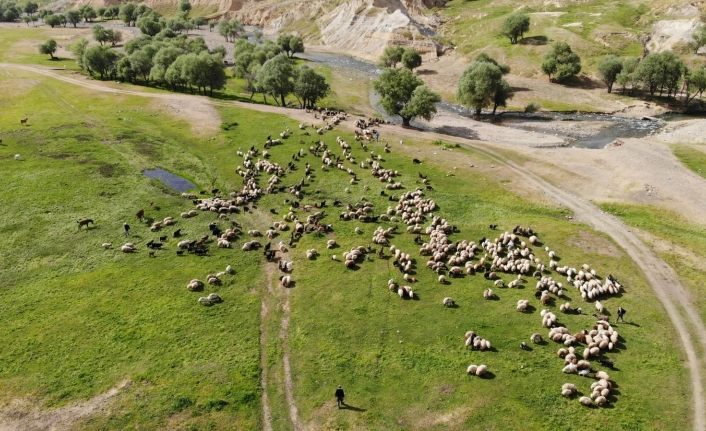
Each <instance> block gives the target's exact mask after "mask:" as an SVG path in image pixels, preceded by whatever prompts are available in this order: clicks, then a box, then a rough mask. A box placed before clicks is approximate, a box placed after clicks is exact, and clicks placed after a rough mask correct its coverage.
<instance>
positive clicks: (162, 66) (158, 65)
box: [149, 46, 186, 82]
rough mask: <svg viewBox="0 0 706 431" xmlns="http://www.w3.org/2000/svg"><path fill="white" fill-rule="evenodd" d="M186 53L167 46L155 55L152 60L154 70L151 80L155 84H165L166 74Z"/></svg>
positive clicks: (152, 70)
mask: <svg viewBox="0 0 706 431" xmlns="http://www.w3.org/2000/svg"><path fill="white" fill-rule="evenodd" d="M185 52H186V51H184V50H183V49H181V48H177V47H175V46H165V47H163V48H161V49H160V50H159V51H157V53H156V54H155V55H154V57H153V59H152V63H153V66H152V69H151V70H150V76H149V79H150V80H152V81H155V82H163V81H164V74H165V73H166V72H167V69H168V68H169V66H171V64H172V63H174V61H176V59H177V58H179V57H180V56H181V55H183V54H184V53H185Z"/></svg>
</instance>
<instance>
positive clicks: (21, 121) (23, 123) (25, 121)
mask: <svg viewBox="0 0 706 431" xmlns="http://www.w3.org/2000/svg"><path fill="white" fill-rule="evenodd" d="M27 120H29V118H27V117H24V118H21V119H20V124H21V125H23V126H26V125H27Z"/></svg>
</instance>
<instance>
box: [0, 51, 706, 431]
mask: <svg viewBox="0 0 706 431" xmlns="http://www.w3.org/2000/svg"><path fill="white" fill-rule="evenodd" d="M0 67H3V68H9V67H12V68H15V69H18V70H24V71H27V72H32V73H39V74H42V75H45V76H49V77H52V78H55V79H59V80H61V81H64V82H68V83H71V84H75V85H80V86H82V87H85V88H89V89H92V90H95V91H102V92H108V93H114V94H127V95H133V96H141V97H150V98H169V99H174V100H181V101H183V102H184V109H187V108H186V107H187V106H188V103H189V101H192V100H193V98H194V97H199V98H200V99H205V98H203V97H201V96H191V95H182V94H166V93H151V92H142V91H136V90H129V89H125V90H123V89H117V88H114V87H108V86H107V85H106V84H105V83H102V82H100V81H88V80H85V79H79V78H74V77H70V76H65V75H63V74H61V73H58V72H56V71H51V70H47V69H42V68H39V67H34V66H27V65H12V64H0ZM211 103H213V104H214V105H218V106H237V107H241V108H245V109H251V110H257V111H261V112H271V113H277V114H282V115H288V116H290V117H293V118H295V119H297V120H298V121H307V120H309V121H310V120H311V117H310V116H309V115H308V114H306V113H305V112H303V111H301V110H295V109H287V108H279V107H273V106H264V105H252V104H246V103H241V102H231V101H227V102H226V101H211ZM347 123H348V125H349V126H350V123H351V122H350V121H349V122H347ZM385 132H387V133H390V134H393V135H397V136H404V137H410V138H415V139H418V138H420V137H422V136H423V137H426V138H429V139H431V140H434V139H443V140H446V141H452V142H456V143H459V144H462V145H465V146H468V147H471V148H473V149H474V150H475V151H478V152H479V153H482V154H484V155H486V156H487V157H489V158H490V159H492V160H494V161H495V162H496V163H498V164H500V165H503V166H505V167H507V168H508V169H509V170H511V171H512V172H513V173H514V174H515V175H517V176H518V177H520V178H522V179H523V181H524V182H525V183H526V184H529V185H532V186H533V187H534V188H535V189H536V190H537V191H539V192H541V193H543V194H544V195H546V197H547V198H548V199H549V200H551V201H554V202H556V203H557V204H559V205H563V206H565V207H567V208H569V209H570V210H572V211H573V212H574V214H575V215H576V218H577V219H579V220H581V221H583V222H586V223H587V224H589V225H591V226H592V227H593V228H595V229H596V230H599V231H602V232H605V233H606V234H608V235H610V236H611V238H613V240H614V241H615V242H616V243H617V244H619V245H620V246H621V247H622V248H623V249H624V250H625V251H626V252H627V254H628V255H629V256H630V257H631V258H632V259H633V260H634V261H635V263H636V264H637V265H638V266H639V267H640V269H641V270H642V271H643V273H644V274H645V277H646V278H647V280H648V282H649V283H650V286H651V288H652V289H653V291H654V292H655V295H656V296H657V298H658V299H659V300H660V302H661V303H662V305H663V307H664V309H665V311H666V312H667V315H668V317H669V318H670V320H671V321H672V324H673V325H674V327H675V329H676V331H677V333H678V334H679V337H680V340H681V342H682V346H683V348H684V352H685V353H686V360H687V367H688V369H689V372H690V377H691V384H692V402H693V429H694V430H695V431H704V430H705V429H706V428H705V426H706V418H705V417H704V415H705V411H704V391H703V379H702V369H703V363H702V360H701V359H700V358H701V357H703V356H704V352H706V328H705V327H704V323H703V321H702V320H701V318H700V316H699V313H698V311H697V309H696V307H695V306H694V305H693V302H692V301H691V298H690V294H689V293H688V292H687V291H686V290H685V289H684V287H683V286H682V285H681V282H680V281H679V278H678V276H677V275H676V273H675V272H674V270H673V269H672V268H670V267H669V266H668V265H667V264H666V263H665V262H664V261H663V260H661V259H660V258H659V257H658V256H657V255H656V254H655V253H654V252H652V251H651V250H650V249H649V247H647V246H646V245H645V244H644V243H643V242H642V241H641V240H640V239H639V238H638V237H637V235H635V234H634V233H632V232H631V231H630V229H629V228H628V227H627V226H625V225H624V224H623V223H622V222H621V221H620V220H618V219H617V218H615V217H613V216H610V215H608V214H606V213H604V212H603V211H601V210H600V208H598V207H596V206H595V205H594V204H592V203H591V202H589V201H588V200H585V199H583V198H581V197H579V196H577V195H575V194H573V193H571V192H569V191H566V190H564V189H562V188H560V187H558V186H555V185H553V184H551V183H550V182H548V181H547V180H545V179H544V178H542V177H541V176H539V175H538V174H536V173H534V172H531V171H529V170H528V168H526V167H521V166H519V165H517V164H516V163H515V162H512V161H510V160H508V159H506V158H505V157H503V156H502V155H501V154H500V153H499V152H497V151H496V150H495V149H493V145H492V144H488V143H482V144H480V143H478V142H475V141H470V140H467V139H463V138H457V137H453V136H448V135H441V134H438V133H428V132H421V131H417V130H410V129H404V128H402V127H399V126H386V127H385ZM285 312H286V310H285ZM284 323H285V322H283V329H284V326H285V325H284ZM699 350H701V352H699ZM285 390H286V392H288V394H287V398H288V401H289V400H290V399H291V400H292V401H293V395H292V393H291V387H290V388H289V389H287V388H285ZM295 408H296V407H295ZM292 415H294V416H293V417H292ZM290 417H291V418H292V419H293V424H294V425H295V427H296V426H297V422H296V411H294V412H292V411H290Z"/></svg>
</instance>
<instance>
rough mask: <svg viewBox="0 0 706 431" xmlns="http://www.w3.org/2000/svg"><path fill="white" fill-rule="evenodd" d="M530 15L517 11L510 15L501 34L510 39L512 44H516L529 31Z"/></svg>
mask: <svg viewBox="0 0 706 431" xmlns="http://www.w3.org/2000/svg"><path fill="white" fill-rule="evenodd" d="M529 28H530V17H529V15H527V14H526V13H522V12H517V13H513V14H512V15H510V16H508V17H507V18H506V19H505V22H503V27H502V31H501V34H502V35H503V36H507V37H508V39H510V43H511V44H513V45H514V44H516V43H517V41H518V40H519V39H520V38H522V36H523V35H524V34H525V33H527V32H528V31H529Z"/></svg>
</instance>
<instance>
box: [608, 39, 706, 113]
mask: <svg viewBox="0 0 706 431" xmlns="http://www.w3.org/2000/svg"><path fill="white" fill-rule="evenodd" d="M598 73H599V75H600V76H601V79H602V80H603V82H604V83H605V84H606V86H607V87H608V92H609V93H610V92H611V91H612V90H613V86H614V85H615V84H616V83H617V84H618V85H620V87H621V89H622V92H623V93H624V94H633V93H634V91H635V90H638V89H640V90H643V91H645V92H647V93H648V94H649V95H650V96H655V95H659V96H667V97H676V96H677V95H678V94H680V93H681V94H683V95H684V103H685V104H686V105H688V104H689V103H690V102H692V101H693V100H694V99H695V98H696V97H701V95H702V94H703V92H704V91H706V68H705V67H704V66H703V65H701V66H698V67H694V68H689V67H687V65H686V64H685V63H684V61H683V60H682V59H681V58H679V56H678V55H676V54H675V53H673V52H671V51H665V52H660V53H653V54H648V55H647V56H646V57H644V58H642V59H640V58H634V57H629V58H625V59H621V58H618V57H616V56H615V55H608V56H605V57H603V58H602V59H601V61H600V63H599V64H598Z"/></svg>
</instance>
